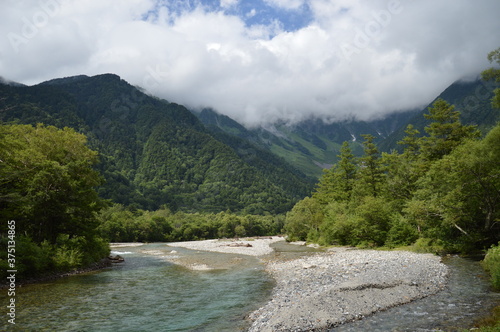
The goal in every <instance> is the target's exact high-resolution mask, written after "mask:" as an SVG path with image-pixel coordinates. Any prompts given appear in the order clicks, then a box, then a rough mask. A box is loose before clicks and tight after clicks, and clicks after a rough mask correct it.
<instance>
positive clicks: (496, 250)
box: [483, 243, 500, 290]
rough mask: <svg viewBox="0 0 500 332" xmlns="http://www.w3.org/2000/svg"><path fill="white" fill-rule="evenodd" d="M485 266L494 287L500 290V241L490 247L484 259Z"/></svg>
mask: <svg viewBox="0 0 500 332" xmlns="http://www.w3.org/2000/svg"><path fill="white" fill-rule="evenodd" d="M483 266H484V269H485V270H486V271H488V272H489V273H490V275H491V280H492V283H493V287H495V288H496V289H497V290H500V243H499V244H498V245H497V246H492V247H491V248H490V249H488V251H487V252H486V256H485V257H484V260H483Z"/></svg>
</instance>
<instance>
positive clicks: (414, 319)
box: [331, 256, 500, 332]
mask: <svg viewBox="0 0 500 332" xmlns="http://www.w3.org/2000/svg"><path fill="white" fill-rule="evenodd" d="M443 263H445V264H446V265H447V266H448V267H449V269H450V275H449V280H448V284H447V287H446V289H444V290H443V291H441V292H439V293H438V294H436V295H433V296H430V297H427V298H423V299H420V300H417V301H414V302H411V303H408V304H405V305H402V306H399V307H395V308H391V309H389V310H387V311H384V312H379V313H377V314H375V315H373V316H370V317H366V318H364V319H363V320H361V321H357V322H352V323H349V324H345V325H342V326H339V327H337V328H334V329H331V331H334V332H339V331H342V332H345V331H348V332H354V331H372V332H377V331H380V332H387V331H408V332H409V331H421V332H424V331H461V330H462V329H466V328H472V327H473V326H474V322H475V321H476V320H477V319H478V318H480V317H484V316H487V315H488V314H489V313H490V312H491V310H492V308H493V307H494V306H496V305H500V293H494V292H492V290H491V287H490V284H489V281H488V276H487V275H486V273H485V272H484V271H483V269H482V268H481V265H480V263H479V262H478V261H474V260H471V259H464V258H460V257H456V256H455V257H447V258H444V259H443Z"/></svg>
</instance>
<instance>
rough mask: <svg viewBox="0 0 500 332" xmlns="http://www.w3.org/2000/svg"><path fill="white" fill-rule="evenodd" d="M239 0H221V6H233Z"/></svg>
mask: <svg viewBox="0 0 500 332" xmlns="http://www.w3.org/2000/svg"><path fill="white" fill-rule="evenodd" d="M238 1H239V0H221V1H220V6H221V7H222V8H231V7H234V6H236V5H237V4H238Z"/></svg>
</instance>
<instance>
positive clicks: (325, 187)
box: [313, 141, 357, 205]
mask: <svg viewBox="0 0 500 332" xmlns="http://www.w3.org/2000/svg"><path fill="white" fill-rule="evenodd" d="M338 157H339V162H338V163H337V164H336V165H334V166H333V167H332V168H330V169H329V170H326V171H325V172H324V174H323V176H322V177H321V178H320V180H319V183H318V187H317V189H316V192H315V193H314V194H313V197H314V198H315V199H317V200H318V201H319V202H320V203H321V204H324V205H326V204H328V203H330V202H332V201H343V200H348V199H349V198H350V196H351V191H352V186H353V182H354V179H355V177H356V170H357V165H356V162H355V158H354V155H353V154H352V151H351V148H350V147H349V142H347V141H346V142H344V143H343V144H342V147H341V149H340V155H338Z"/></svg>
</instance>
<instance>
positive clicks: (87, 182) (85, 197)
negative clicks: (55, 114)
mask: <svg viewBox="0 0 500 332" xmlns="http://www.w3.org/2000/svg"><path fill="white" fill-rule="evenodd" d="M0 138H1V139H0V181H1V186H0V219H2V220H6V221H7V220H9V221H10V220H13V221H15V229H16V234H19V237H18V238H17V239H16V263H18V264H19V267H18V270H19V271H20V275H19V277H20V278H23V277H28V276H33V275H35V274H41V273H44V272H47V271H50V270H52V269H53V268H55V269H58V270H61V271H66V270H71V269H74V268H77V267H80V266H82V265H88V264H90V263H93V262H95V261H98V260H99V259H101V258H103V257H105V256H106V255H107V252H108V246H107V243H105V242H104V241H102V239H100V238H99V236H98V233H97V231H96V228H97V226H98V221H97V219H96V217H95V213H96V212H97V211H99V209H100V208H101V207H102V203H101V201H100V199H99V197H98V196H97V193H96V191H95V190H94V187H95V186H97V185H99V184H100V183H101V178H100V176H99V174H98V173H97V172H96V171H95V170H94V169H93V165H94V164H95V163H97V161H98V159H97V153H96V152H94V151H92V150H90V149H89V148H88V147H87V145H86V137H85V136H84V135H82V134H78V133H76V132H75V131H74V130H72V129H69V128H64V129H57V128H55V127H51V126H48V127H47V126H43V125H37V126H36V127H33V126H29V125H0ZM0 233H1V238H2V241H7V239H8V234H9V233H8V230H7V222H4V223H3V224H2V229H1V230H0ZM21 234H22V236H21ZM4 256H6V255H2V257H1V259H2V260H3V259H5V258H6V257H4Z"/></svg>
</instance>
